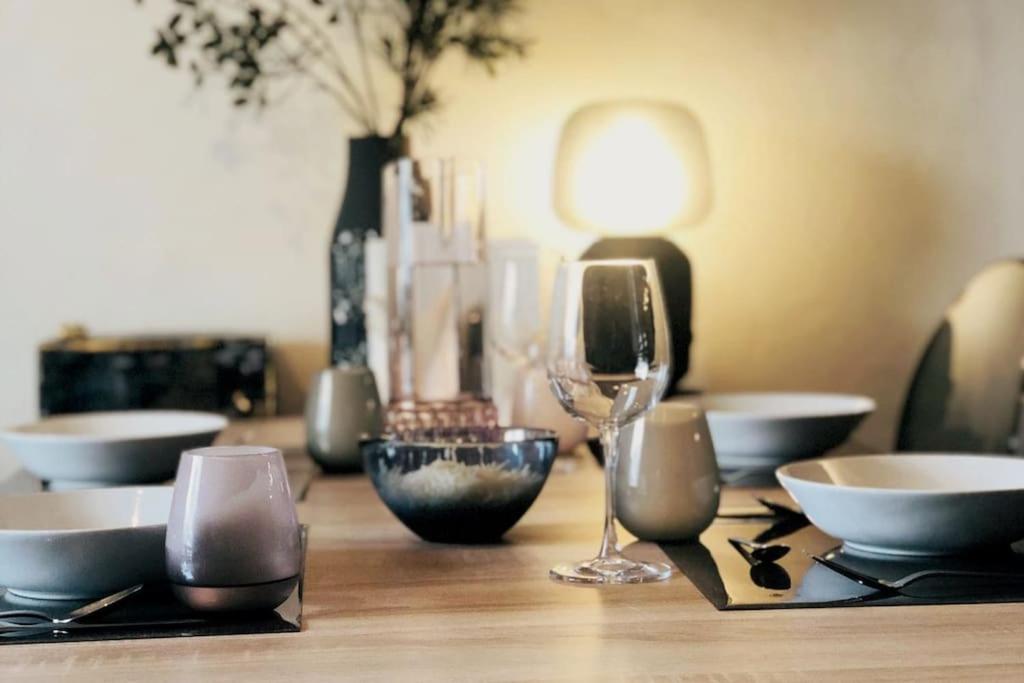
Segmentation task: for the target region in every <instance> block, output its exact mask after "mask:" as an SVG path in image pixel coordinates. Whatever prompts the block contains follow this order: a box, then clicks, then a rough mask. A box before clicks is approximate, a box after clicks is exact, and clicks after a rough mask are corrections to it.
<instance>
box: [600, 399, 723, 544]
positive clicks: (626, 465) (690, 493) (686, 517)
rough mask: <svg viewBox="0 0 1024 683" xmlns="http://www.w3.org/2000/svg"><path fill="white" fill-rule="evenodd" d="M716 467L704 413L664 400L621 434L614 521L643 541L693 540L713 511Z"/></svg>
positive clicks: (715, 508)
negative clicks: (615, 516) (615, 517)
mask: <svg viewBox="0 0 1024 683" xmlns="http://www.w3.org/2000/svg"><path fill="white" fill-rule="evenodd" d="M718 499H719V484H718V464H717V462H716V460H715V449H714V446H713V445H712V443H711V432H710V431H709V430H708V421H707V419H706V418H705V417H704V411H703V410H701V408H700V407H699V406H698V405H696V404H694V403H687V402H683V401H666V402H664V403H659V404H658V405H657V406H655V408H654V410H652V411H651V412H650V413H648V414H647V415H645V416H644V417H643V418H641V419H640V420H637V421H636V422H634V423H633V424H631V425H629V426H628V427H626V428H625V429H623V430H622V451H621V452H620V454H619V466H618V473H617V476H616V478H615V501H616V510H617V512H618V516H619V521H620V522H621V523H622V526H624V527H626V529H628V530H629V531H630V532H631V533H632V534H633V535H634V536H636V537H637V538H641V539H643V540H645V541H683V540H690V539H694V538H697V536H699V535H700V533H701V532H702V531H704V530H705V529H707V528H708V526H710V525H711V522H712V521H714V519H715V514H716V513H717V512H718Z"/></svg>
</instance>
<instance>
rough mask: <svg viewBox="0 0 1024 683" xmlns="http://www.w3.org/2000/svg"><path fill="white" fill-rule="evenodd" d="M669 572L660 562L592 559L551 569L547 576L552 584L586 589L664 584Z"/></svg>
mask: <svg viewBox="0 0 1024 683" xmlns="http://www.w3.org/2000/svg"><path fill="white" fill-rule="evenodd" d="M671 575H672V568H671V567H669V566H668V565H667V564H663V563H661V562H637V561H636V560H630V559H627V558H625V557H617V558H607V559H601V558H598V559H594V560H587V561H585V562H574V563H572V564H560V565H558V566H557V567H553V568H552V569H551V571H550V572H549V576H550V577H551V578H552V579H553V580H555V581H563V582H565V583H577V584H585V585H600V584H617V583H652V582H654V581H665V580H666V579H668V578H669V577H670V576H671Z"/></svg>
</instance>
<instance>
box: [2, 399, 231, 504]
mask: <svg viewBox="0 0 1024 683" xmlns="http://www.w3.org/2000/svg"><path fill="white" fill-rule="evenodd" d="M226 426H227V420H226V419H225V418H224V417H223V416H221V415H215V414H213V413H198V412H189V411H173V410H138V411H125V412H114V413H81V414H76V415H58V416H55V417H48V418H45V419H43V420H40V421H38V422H34V423H32V424H28V425H22V426H20V427H14V428H13V429H9V430H8V431H6V432H4V433H2V434H0V438H2V439H3V440H4V441H5V442H6V443H7V445H8V446H10V448H11V450H12V451H13V452H14V455H15V456H17V458H18V460H20V461H21V464H22V465H23V466H24V467H25V469H27V470H28V471H29V472H31V473H32V474H34V475H36V476H37V477H39V478H40V479H42V480H44V481H48V482H50V486H51V488H53V489H61V488H82V487H88V486H103V485H110V484H147V483H154V482H161V481H166V480H168V479H170V478H171V477H173V476H174V472H175V469H177V467H178V458H179V457H180V456H181V452H182V451H183V450H187V449H189V448H200V447H202V446H209V445H210V444H211V443H213V440H214V439H215V438H216V437H217V434H219V433H220V432H221V430H223V429H224V427H226Z"/></svg>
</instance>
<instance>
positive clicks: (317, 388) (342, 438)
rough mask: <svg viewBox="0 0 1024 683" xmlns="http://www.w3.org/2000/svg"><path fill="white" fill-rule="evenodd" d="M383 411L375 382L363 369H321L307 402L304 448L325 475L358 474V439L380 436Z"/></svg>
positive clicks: (360, 463)
mask: <svg viewBox="0 0 1024 683" xmlns="http://www.w3.org/2000/svg"><path fill="white" fill-rule="evenodd" d="M381 423H382V411H381V405H380V396H379V395H378V394H377V383H376V382H375V381H374V379H373V373H372V372H370V370H369V369H368V368H365V367H342V368H330V369H328V370H323V371H322V372H320V373H319V374H317V376H316V377H314V378H313V384H312V386H311V387H310V390H309V398H308V399H307V400H306V448H307V449H308V450H309V455H310V456H311V457H312V458H313V460H315V461H316V463H317V464H318V465H320V467H321V468H323V470H324V471H325V472H332V473H333V472H359V471H361V470H362V469H363V458H362V455H361V453H360V450H359V440H360V439H362V438H369V437H375V436H379V435H380V432H381Z"/></svg>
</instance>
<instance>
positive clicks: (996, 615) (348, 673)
mask: <svg viewBox="0 0 1024 683" xmlns="http://www.w3.org/2000/svg"><path fill="white" fill-rule="evenodd" d="M246 429H249V430H252V431H250V432H249V434H248V437H247V438H246V440H248V441H250V442H255V441H257V440H259V437H260V436H261V435H265V436H266V437H267V440H269V441H275V442H276V444H280V445H294V444H296V443H299V442H300V441H301V423H299V422H297V421H294V420H293V421H286V422H276V423H275V424H272V425H269V426H267V428H266V429H264V428H263V427H261V426H259V425H255V426H253V425H252V424H251V423H250V424H249V426H247V427H246ZM229 436H232V438H234V437H237V432H233V433H232V434H231V435H229ZM271 437H273V438H271ZM601 496H602V482H601V473H600V470H599V469H598V468H597V467H596V466H594V465H593V463H592V462H591V461H590V460H589V459H587V458H569V459H567V460H563V461H561V462H559V463H558V464H556V471H555V472H553V473H552V475H551V477H550V479H549V480H548V482H547V484H546V486H545V488H544V491H543V492H542V493H541V495H540V497H539V498H538V500H537V502H536V503H535V504H534V506H533V507H532V508H531V510H530V511H529V512H528V513H527V515H526V516H525V517H524V518H523V520H522V521H521V522H520V523H519V524H518V525H517V526H516V527H515V528H514V529H513V530H512V531H511V532H510V533H509V534H508V535H507V537H506V542H504V543H502V544H499V545H493V546H485V547H465V546H444V545H433V544H429V543H424V542H421V541H419V540H418V539H417V538H416V537H415V536H414V535H413V534H412V533H411V532H409V531H407V530H406V529H405V528H404V527H403V526H402V525H401V524H400V523H399V522H398V521H397V520H396V519H395V518H394V517H392V516H391V514H390V513H389V512H388V510H387V509H386V508H385V507H384V506H383V504H381V503H380V501H379V500H378V499H377V496H376V494H375V493H374V491H373V488H372V487H371V485H370V483H369V481H368V480H367V479H365V478H364V477H362V476H354V477H345V478H318V479H315V480H314V481H313V482H312V485H311V486H310V489H309V494H308V497H307V499H306V500H305V501H304V502H302V503H301V504H300V506H299V510H300V516H301V518H302V520H303V521H304V522H305V523H307V524H309V525H310V529H311V531H310V547H309V555H308V569H307V577H306V591H305V600H306V603H305V614H304V619H305V626H304V628H303V631H302V632H301V633H295V634H281V635H261V636H225V637H212V638H172V639H166V640H136V641H119V642H110V641H108V642H94V643H59V644H45V645H5V646H2V647H0V680H2V681H15V680H19V681H20V680H51V679H52V678H53V677H55V676H58V675H62V674H63V675H68V676H72V677H74V678H75V679H77V680H105V681H109V682H111V683H112V682H114V681H122V680H126V681H127V680H146V681H160V680H179V681H192V682H195V681H206V680H210V679H212V678H222V679H229V680H239V681H262V680H284V681H310V680H317V679H324V680H337V679H340V678H351V679H358V680H374V681H395V680H418V681H422V680H446V681H479V680H537V679H546V680H553V679H566V680H568V679H575V680H600V679H630V680H662V679H665V678H675V677H677V676H683V675H686V676H697V677H701V678H707V679H713V680H792V679H798V678H799V679H808V680H812V679H813V680H819V679H822V678H824V677H826V676H827V677H829V678H830V679H835V678H836V677H839V678H849V679H871V680H907V679H914V678H925V677H935V678H945V679H948V680H969V679H977V678H980V677H985V678H1006V679H1015V680H1020V679H1021V677H1022V676H1024V668H1022V665H1024V605H1014V604H1000V605H956V606H941V607H940V606H924V607H922V606H915V607H858V608H855V609H852V608H846V609H791V610H763V611H746V612H718V611H716V610H715V609H714V608H713V607H712V606H711V605H710V604H709V603H708V602H707V601H706V600H705V599H704V598H703V597H702V596H701V595H700V593H698V592H697V590H696V589H695V588H694V587H693V585H692V584H690V582H689V581H688V580H687V579H686V578H685V577H683V576H681V575H676V576H673V578H672V579H671V580H670V581H668V582H666V583H662V584H648V585H638V586H611V587H603V588H582V587H571V586H564V585H559V584H556V583H553V582H552V581H550V580H549V579H548V578H547V571H548V569H549V568H550V567H551V566H552V565H554V564H556V563H558V562H561V561H565V560H577V559H583V558H586V557H590V556H592V555H593V554H594V552H595V551H596V549H597V545H598V542H599V540H600V531H601V516H602V498H601ZM746 499H747V494H746V493H742V492H737V491H727V492H726V502H727V503H728V502H729V501H730V500H732V501H734V502H736V503H737V504H741V503H745V502H746ZM624 536H625V535H624ZM624 540H625V541H628V540H629V538H628V536H626V537H625V538H624ZM631 550H632V551H635V552H638V553H643V554H647V555H660V551H659V550H658V549H657V548H656V547H653V546H649V545H646V544H641V545H637V546H633V547H632V548H631ZM0 561H2V558H0Z"/></svg>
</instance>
